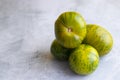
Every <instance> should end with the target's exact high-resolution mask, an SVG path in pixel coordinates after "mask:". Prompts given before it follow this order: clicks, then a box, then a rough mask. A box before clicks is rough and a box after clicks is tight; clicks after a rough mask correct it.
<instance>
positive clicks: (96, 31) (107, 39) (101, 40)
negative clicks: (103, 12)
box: [83, 24, 113, 56]
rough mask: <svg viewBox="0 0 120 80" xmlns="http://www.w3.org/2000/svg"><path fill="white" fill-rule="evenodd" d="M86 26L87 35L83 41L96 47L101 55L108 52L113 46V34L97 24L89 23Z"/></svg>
mask: <svg viewBox="0 0 120 80" xmlns="http://www.w3.org/2000/svg"><path fill="white" fill-rule="evenodd" d="M86 28H87V35H86V37H85V39H84V41H83V43H86V44H89V45H91V46H93V47H94V48H96V49H97V51H98V53H99V55H100V56H103V55H106V54H108V53H109V51H110V50H111V49H112V46H113V38H112V36H111V34H110V33H109V32H108V31H107V30H106V29H104V28H103V27H101V26H99V25H96V24H88V25H87V27H86Z"/></svg>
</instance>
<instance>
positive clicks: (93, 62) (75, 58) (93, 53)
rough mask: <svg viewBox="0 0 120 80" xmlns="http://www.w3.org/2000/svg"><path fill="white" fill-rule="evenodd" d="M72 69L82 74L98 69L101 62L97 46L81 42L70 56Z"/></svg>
mask: <svg viewBox="0 0 120 80" xmlns="http://www.w3.org/2000/svg"><path fill="white" fill-rule="evenodd" d="M69 64H70V67H71V69H72V70H73V71H74V72H75V73H77V74H81V75H88V74H90V73H92V72H94V71H95V70H96V68H97V67H98V64H99V55H98V52H97V50H96V49H95V48H93V47H92V46H90V45H86V44H81V45H80V46H79V47H78V48H76V49H75V50H74V51H73V52H72V53H71V55H70V57H69Z"/></svg>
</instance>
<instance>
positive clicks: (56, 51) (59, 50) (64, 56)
mask: <svg viewBox="0 0 120 80" xmlns="http://www.w3.org/2000/svg"><path fill="white" fill-rule="evenodd" d="M50 50H51V53H52V55H53V56H54V57H55V58H56V59H58V60H68V57H69V55H70V52H71V49H68V48H65V47H63V46H61V45H60V44H59V43H58V42H57V40H54V41H53V42H52V45H51V48H50Z"/></svg>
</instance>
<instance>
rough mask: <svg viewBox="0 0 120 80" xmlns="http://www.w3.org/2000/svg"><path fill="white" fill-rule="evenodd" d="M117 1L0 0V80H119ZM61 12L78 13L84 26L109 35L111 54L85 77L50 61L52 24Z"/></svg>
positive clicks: (65, 66) (52, 37)
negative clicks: (90, 25)
mask: <svg viewBox="0 0 120 80" xmlns="http://www.w3.org/2000/svg"><path fill="white" fill-rule="evenodd" d="M119 3H120V0H0V80H120V76H119V74H120V68H119V66H120V47H119V46H120V5H119ZM64 11H77V12H79V13H81V14H82V15H83V16H84V18H85V20H86V22H87V23H96V24H99V25H102V26H103V27H104V28H106V29H107V30H108V31H109V32H110V33H111V34H112V36H113V39H114V46H113V49H112V50H111V52H110V53H109V54H108V55H106V56H105V57H103V58H101V59H100V64H99V67H98V68H97V70H96V71H95V72H94V73H93V74H91V75H88V76H80V75H76V74H74V73H73V72H72V71H71V70H70V69H69V66H68V62H61V61H57V60H55V59H54V57H53V56H52V55H51V54H50V45H51V42H52V41H53V40H54V38H55V35H54V21H55V20H56V18H57V17H58V15H59V14H61V13H62V12H64Z"/></svg>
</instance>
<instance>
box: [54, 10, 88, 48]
mask: <svg viewBox="0 0 120 80" xmlns="http://www.w3.org/2000/svg"><path fill="white" fill-rule="evenodd" d="M55 36H56V39H57V41H58V43H59V44H61V45H62V46H64V47H66V48H75V47H78V46H79V45H80V44H81V43H82V41H83V39H84V38H85V36H86V22H85V20H84V19H83V17H82V16H81V15H80V14H79V13H77V12H64V13H62V14H61V15H60V16H59V17H58V19H57V20H56V22H55Z"/></svg>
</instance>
